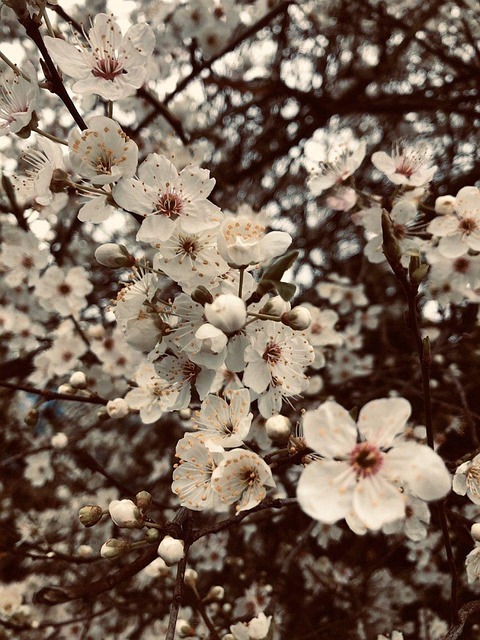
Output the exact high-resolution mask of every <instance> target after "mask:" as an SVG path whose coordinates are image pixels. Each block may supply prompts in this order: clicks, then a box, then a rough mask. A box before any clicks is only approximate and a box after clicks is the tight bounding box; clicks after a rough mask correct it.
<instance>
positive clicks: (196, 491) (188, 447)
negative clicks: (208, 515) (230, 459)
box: [172, 433, 223, 511]
mask: <svg viewBox="0 0 480 640" xmlns="http://www.w3.org/2000/svg"><path fill="white" fill-rule="evenodd" d="M205 439H206V438H205V436H204V434H203V433H187V434H185V435H184V436H183V438H182V439H181V440H179V441H178V444H177V448H176V450H175V455H176V457H177V458H179V459H180V464H178V466H177V467H176V469H175V471H174V472H173V483H172V491H173V493H175V494H176V495H177V496H178V498H179V500H180V504H181V505H182V507H187V508H188V509H192V510H193V511H204V510H205V509H215V508H216V507H218V506H219V505H220V497H219V495H218V493H217V492H216V491H215V489H214V488H213V486H212V473H213V472H214V470H215V469H216V468H217V465H218V464H219V462H220V461H221V460H222V458H223V451H221V452H216V453H214V452H212V451H210V450H209V449H208V448H207V447H206V446H205Z"/></svg>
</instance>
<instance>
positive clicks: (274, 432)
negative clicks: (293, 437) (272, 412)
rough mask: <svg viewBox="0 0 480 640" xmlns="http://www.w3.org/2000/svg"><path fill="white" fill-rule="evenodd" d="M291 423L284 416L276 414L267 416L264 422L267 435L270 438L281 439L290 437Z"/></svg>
mask: <svg viewBox="0 0 480 640" xmlns="http://www.w3.org/2000/svg"><path fill="white" fill-rule="evenodd" d="M291 428H292V423H291V422H290V420H289V419H288V418H287V417H286V416H282V415H280V414H279V415H276V416H272V417H271V418H268V420H267V421H266V422H265V429H266V430H267V436H268V437H269V438H270V440H274V441H278V440H280V441H282V440H288V438H289V437H290V431H291Z"/></svg>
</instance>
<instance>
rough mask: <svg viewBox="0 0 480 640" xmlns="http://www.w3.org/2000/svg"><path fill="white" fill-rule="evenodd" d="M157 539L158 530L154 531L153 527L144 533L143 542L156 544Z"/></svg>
mask: <svg viewBox="0 0 480 640" xmlns="http://www.w3.org/2000/svg"><path fill="white" fill-rule="evenodd" d="M159 538H160V531H159V530H158V529H154V528H153V527H150V529H147V530H146V531H145V540H146V541H147V542H152V543H153V542H158V539H159ZM159 560H160V558H159Z"/></svg>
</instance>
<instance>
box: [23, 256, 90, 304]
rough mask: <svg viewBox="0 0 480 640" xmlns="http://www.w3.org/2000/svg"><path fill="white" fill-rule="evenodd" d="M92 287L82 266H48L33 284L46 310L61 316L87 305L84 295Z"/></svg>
mask: <svg viewBox="0 0 480 640" xmlns="http://www.w3.org/2000/svg"><path fill="white" fill-rule="evenodd" d="M92 289H93V285H92V283H91V282H90V280H89V278H88V273H87V271H85V269H84V268H83V267H72V268H71V269H62V268H60V267H57V266H55V265H53V266H51V267H49V268H48V269H47V270H46V271H45V273H44V274H43V275H42V277H41V278H40V279H39V280H38V282H37V284H36V286H35V295H36V296H37V297H38V301H39V303H40V305H41V306H42V307H43V308H44V309H46V310H47V311H56V312H57V313H60V314H61V315H62V316H68V315H70V314H73V315H77V314H78V312H79V311H81V309H83V308H84V307H86V306H87V300H86V297H85V296H87V295H88V294H89V293H90V292H91V291H92Z"/></svg>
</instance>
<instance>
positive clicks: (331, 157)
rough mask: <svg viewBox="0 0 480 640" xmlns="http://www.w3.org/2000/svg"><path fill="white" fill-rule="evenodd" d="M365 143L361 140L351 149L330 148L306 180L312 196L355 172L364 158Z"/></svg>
mask: <svg viewBox="0 0 480 640" xmlns="http://www.w3.org/2000/svg"><path fill="white" fill-rule="evenodd" d="M365 152H366V143H365V142H364V141H363V140H362V142H360V143H359V144H358V145H357V147H356V148H355V149H354V150H353V151H351V150H349V149H348V148H347V147H345V146H343V147H340V148H335V149H332V150H331V151H330V152H329V153H328V156H327V160H326V161H325V162H321V163H320V165H319V168H318V170H316V171H314V172H313V173H312V175H311V176H310V177H309V178H308V180H307V186H308V188H309V189H310V191H311V193H312V194H313V195H314V196H319V195H320V194H321V193H323V192H324V191H326V190H327V189H330V187H333V186H334V185H339V184H341V183H342V182H344V181H345V180H346V179H347V178H349V177H350V176H351V175H353V174H354V173H355V171H356V170H357V169H358V167H359V166H360V165H361V164H362V162H363V159H364V158H365Z"/></svg>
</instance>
